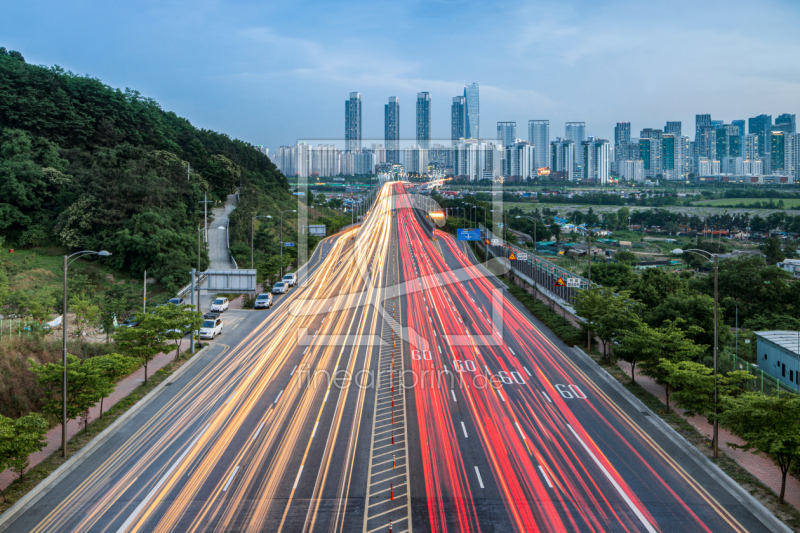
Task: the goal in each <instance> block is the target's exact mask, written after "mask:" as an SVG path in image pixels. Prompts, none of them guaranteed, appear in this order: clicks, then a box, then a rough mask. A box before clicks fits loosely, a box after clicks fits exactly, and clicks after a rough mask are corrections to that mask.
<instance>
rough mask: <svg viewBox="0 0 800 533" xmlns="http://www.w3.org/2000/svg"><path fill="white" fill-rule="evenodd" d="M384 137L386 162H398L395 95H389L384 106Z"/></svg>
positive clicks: (397, 101) (397, 111) (398, 126)
mask: <svg viewBox="0 0 800 533" xmlns="http://www.w3.org/2000/svg"><path fill="white" fill-rule="evenodd" d="M383 109H384V113H383V115H384V130H383V131H384V139H385V140H386V162H387V163H391V164H392V165H399V164H400V101H399V100H398V99H397V97H396V96H390V97H389V103H388V104H386V105H385V106H384V108H383Z"/></svg>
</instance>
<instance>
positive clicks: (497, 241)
mask: <svg viewBox="0 0 800 533" xmlns="http://www.w3.org/2000/svg"><path fill="white" fill-rule="evenodd" d="M502 245H503V240H502V239H492V246H502Z"/></svg>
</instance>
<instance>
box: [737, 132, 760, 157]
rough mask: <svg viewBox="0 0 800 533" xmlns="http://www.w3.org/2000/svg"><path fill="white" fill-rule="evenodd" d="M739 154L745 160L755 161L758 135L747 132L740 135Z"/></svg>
mask: <svg viewBox="0 0 800 533" xmlns="http://www.w3.org/2000/svg"><path fill="white" fill-rule="evenodd" d="M741 155H742V157H743V158H744V160H745V161H747V160H750V161H756V160H758V159H759V156H758V135H756V134H755V133H749V134H747V135H745V136H744V137H742V148H741Z"/></svg>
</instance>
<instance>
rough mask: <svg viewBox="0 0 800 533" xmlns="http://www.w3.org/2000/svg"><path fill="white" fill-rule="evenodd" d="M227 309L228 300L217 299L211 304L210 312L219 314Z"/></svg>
mask: <svg viewBox="0 0 800 533" xmlns="http://www.w3.org/2000/svg"><path fill="white" fill-rule="evenodd" d="M227 309H228V299H227V298H217V299H216V300H214V302H213V303H212V304H211V310H212V311H216V312H218V313H221V312H223V311H226V310H227Z"/></svg>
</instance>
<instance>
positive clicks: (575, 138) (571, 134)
mask: <svg viewBox="0 0 800 533" xmlns="http://www.w3.org/2000/svg"><path fill="white" fill-rule="evenodd" d="M564 137H565V138H566V139H569V140H570V141H572V142H573V143H574V145H575V154H574V160H573V165H574V168H573V169H572V173H571V174H570V177H571V179H576V180H582V179H583V150H582V149H581V143H582V142H583V141H585V140H586V123H585V122H567V123H566V124H565V125H564Z"/></svg>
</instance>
